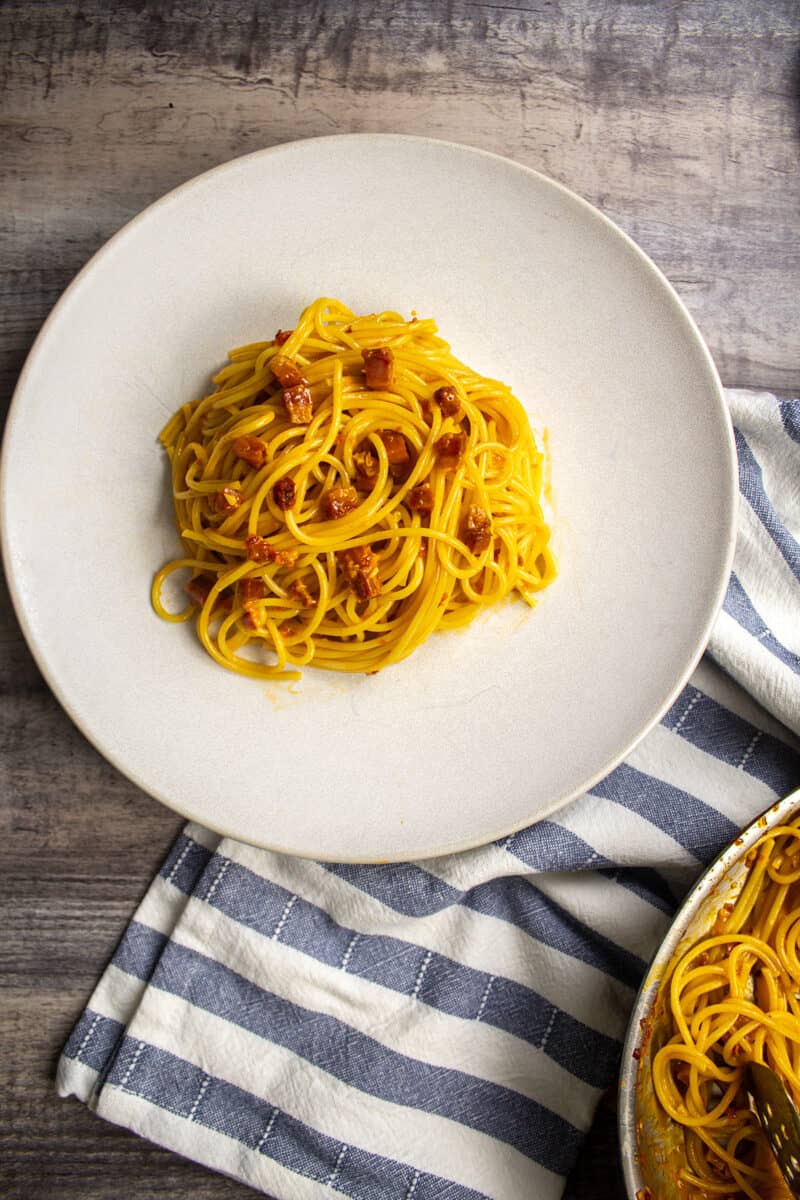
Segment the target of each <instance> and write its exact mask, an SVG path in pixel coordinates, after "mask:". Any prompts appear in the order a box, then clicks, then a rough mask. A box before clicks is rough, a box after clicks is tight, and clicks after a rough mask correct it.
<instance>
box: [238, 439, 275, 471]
mask: <svg viewBox="0 0 800 1200" xmlns="http://www.w3.org/2000/svg"><path fill="white" fill-rule="evenodd" d="M233 453H234V454H235V455H236V457H237V458H241V459H243V460H244V462H246V463H249V464H250V466H251V467H255V469H256V470H257V471H260V470H261V468H262V467H263V465H264V463H265V462H266V461H267V458H268V456H269V450H268V448H267V444H266V442H262V440H261V438H257V437H238V438H237V439H236V441H235V442H234V443H233Z"/></svg>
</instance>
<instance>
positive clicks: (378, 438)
mask: <svg viewBox="0 0 800 1200" xmlns="http://www.w3.org/2000/svg"><path fill="white" fill-rule="evenodd" d="M213 382H214V384H215V385H216V390H215V391H213V392H211V393H210V394H209V395H207V396H204V397H203V398H202V399H199V400H196V401H193V402H191V403H187V404H184V405H183V407H182V408H180V409H179V410H178V412H177V413H176V414H175V415H174V416H173V418H172V419H171V420H170V421H169V422H168V424H167V425H166V427H165V428H164V430H163V431H162V434H161V441H162V443H163V445H164V447H165V449H166V451H167V454H168V455H169V458H170V462H171V466H172V489H173V497H174V504H175V517H176V524H177V528H178V532H179V533H180V536H181V540H182V542H183V546H184V550H185V553H184V555H183V556H182V557H180V558H177V559H175V560H173V561H172V562H168V563H167V564H166V565H165V566H164V567H163V568H162V569H161V570H160V571H159V572H158V573H157V574H156V576H155V579H154V581H153V588H152V600H153V605H154V607H155V610H156V612H157V613H158V614H159V616H161V617H164V618H165V619H167V620H170V621H185V620H188V619H190V618H192V617H196V629H197V634H198V637H199V638H200V641H201V642H202V644H203V646H204V647H205V649H206V650H207V651H208V653H209V654H210V655H211V656H212V657H213V658H214V659H215V660H216V661H217V662H218V663H221V664H222V665H223V666H225V667H228V668H230V669H231V670H234V671H238V672H240V673H242V674H245V675H250V676H255V677H259V678H276V677H280V678H298V677H299V674H300V672H299V670H298V668H300V667H303V666H306V665H309V664H313V665H314V666H315V667H322V668H326V669H328V670H334V671H348V672H354V671H358V672H369V673H372V672H375V671H378V670H380V669H381V668H383V667H387V666H389V665H390V664H392V663H396V662H398V661H400V660H401V659H403V658H405V657H406V656H407V655H409V654H410V653H411V652H412V651H413V650H415V649H416V648H417V647H418V646H419V645H420V644H421V643H422V642H423V641H424V640H425V639H426V638H427V637H428V635H429V634H430V633H431V632H432V631H433V630H435V629H453V628H456V627H461V626H464V625H467V624H468V623H469V622H470V621H472V620H473V618H474V617H476V616H477V614H478V613H480V612H482V611H483V610H484V609H486V608H487V606H489V605H492V604H496V603H497V602H498V601H500V600H502V599H503V598H504V597H507V596H509V595H510V594H512V593H516V594H518V595H519V596H521V597H522V598H523V599H524V600H525V601H527V602H528V603H529V604H533V603H534V600H535V596H536V594H537V593H538V592H539V591H541V589H542V588H544V587H546V586H547V584H549V583H550V581H551V580H552V579H553V577H554V574H555V570H554V563H553V556H552V553H551V549H550V530H549V527H548V524H547V522H546V521H545V518H544V516H543V512H542V506H541V498H542V487H543V467H544V462H543V454H542V452H541V450H540V449H539V448H538V446H537V444H536V442H535V440H534V436H533V433H532V432H531V428H530V424H529V422H528V418H527V415H526V413H525V411H524V409H523V408H522V406H521V404H520V403H519V401H518V400H517V399H516V398H515V397H514V396H513V395H512V393H511V391H510V390H509V389H508V387H506V386H505V385H504V384H502V383H498V382H496V381H494V380H491V379H486V378H484V377H483V376H481V375H479V374H477V373H476V372H475V371H472V370H470V369H469V368H468V367H466V366H464V365H463V364H462V363H460V362H459V361H458V360H457V359H455V358H454V357H453V355H452V354H451V352H450V348H449V346H448V345H447V343H446V342H444V341H443V340H442V339H441V338H440V337H438V336H437V327H436V324H435V322H434V321H433V320H417V319H416V318H414V319H412V320H411V321H405V320H403V318H402V317H400V316H399V315H398V314H397V313H393V312H383V313H380V314H378V315H374V316H365V317H356V316H355V315H354V314H353V313H352V312H350V311H349V309H347V308H345V307H344V305H342V304H340V303H339V302H338V301H335V300H330V299H320V300H317V301H315V302H314V303H313V304H311V305H310V306H309V307H308V308H307V309H306V310H305V311H304V312H303V314H302V316H301V317H300V320H299V322H298V324H297V327H296V328H295V329H294V330H292V331H290V332H283V331H279V332H278V333H277V334H276V336H275V338H274V339H273V340H272V341H269V342H259V343H256V344H254V345H248V346H242V347H240V348H239V349H237V350H233V351H231V353H230V354H229V362H228V364H227V365H226V366H225V367H224V368H223V369H222V370H221V371H220V372H219V373H218V374H217V375H216V376H214V379H213ZM181 569H188V570H189V571H191V572H192V578H191V579H190V581H189V582H188V584H187V585H186V590H187V592H188V594H189V599H190V602H189V604H188V605H187V606H186V607H184V608H182V609H181V611H179V612H173V611H171V610H170V608H169V607H168V606H167V605H166V604H165V602H164V599H163V598H162V591H163V589H164V584H165V581H166V580H167V579H168V577H170V576H171V575H172V574H173V572H176V571H179V570H181Z"/></svg>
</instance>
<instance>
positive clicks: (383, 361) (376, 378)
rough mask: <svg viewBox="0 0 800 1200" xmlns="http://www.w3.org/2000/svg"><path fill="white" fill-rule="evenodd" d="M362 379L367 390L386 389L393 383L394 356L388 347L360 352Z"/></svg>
mask: <svg viewBox="0 0 800 1200" xmlns="http://www.w3.org/2000/svg"><path fill="white" fill-rule="evenodd" d="M361 357H362V358H363V360H364V379H365V381H366V384H367V387H368V388H386V387H389V386H390V385H391V384H392V383H393V382H394V355H393V354H392V352H391V350H390V349H389V347H388V346H378V347H376V349H374V350H362V351H361Z"/></svg>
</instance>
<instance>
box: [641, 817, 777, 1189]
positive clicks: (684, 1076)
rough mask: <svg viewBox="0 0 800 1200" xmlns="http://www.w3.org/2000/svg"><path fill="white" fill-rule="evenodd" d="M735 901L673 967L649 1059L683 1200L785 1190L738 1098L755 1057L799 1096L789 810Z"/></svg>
mask: <svg viewBox="0 0 800 1200" xmlns="http://www.w3.org/2000/svg"><path fill="white" fill-rule="evenodd" d="M748 862H749V870H748V874H747V877H746V880H745V883H744V885H743V887H742V890H741V892H740V894H739V896H738V899H737V900H736V902H735V904H727V905H725V906H723V909H722V911H721V912H720V913H719V915H718V917H717V920H716V923H715V925H714V927H713V928H712V929H711V931H710V933H709V934H708V935H707V936H705V937H703V938H701V939H700V940H699V941H698V942H696V943H695V945H693V946H692V947H691V949H689V950H688V951H687V952H686V953H684V954H683V955H682V956H681V957H680V958H679V959H678V960H677V962H676V963H675V965H674V967H673V968H672V970H671V974H670V976H669V977H668V981H667V982H666V983H665V987H664V990H663V992H662V995H664V996H665V1003H666V1005H667V1009H668V1016H669V1022H670V1029H671V1033H672V1036H671V1037H670V1038H669V1040H668V1041H667V1042H666V1043H665V1044H664V1045H662V1046H661V1048H660V1049H659V1050H658V1051H656V1053H655V1054H654V1056H653V1062H652V1077H653V1085H654V1090H655V1093H656V1097H657V1099H658V1102H659V1103H660V1104H661V1106H662V1108H663V1109H664V1110H665V1112H666V1113H667V1115H668V1116H669V1117H671V1118H672V1120H674V1121H677V1122H678V1123H679V1124H680V1125H682V1126H683V1127H684V1146H685V1157H686V1161H685V1164H684V1165H682V1167H681V1168H680V1170H679V1171H678V1183H679V1190H678V1193H677V1194H679V1195H680V1196H682V1197H686V1198H687V1200H688V1198H689V1197H692V1198H699V1197H704V1198H706V1197H714V1198H715V1200H716V1198H719V1200H722V1198H731V1200H732V1198H734V1197H736V1198H737V1200H738V1198H740V1197H749V1198H750V1200H765V1198H766V1197H767V1196H768V1195H769V1196H774V1197H776V1198H777V1197H778V1196H786V1197H787V1198H788V1197H790V1192H789V1190H788V1188H787V1187H786V1185H785V1184H784V1183H783V1181H782V1179H781V1178H780V1176H779V1174H778V1171H777V1167H776V1165H775V1163H774V1159H773V1156H772V1154H771V1151H770V1149H769V1145H768V1142H767V1139H766V1135H765V1134H764V1133H763V1132H762V1129H761V1126H760V1124H759V1122H758V1118H757V1116H756V1114H755V1112H754V1111H753V1110H752V1109H751V1107H750V1104H749V1099H748V1094H747V1064H748V1063H749V1062H751V1061H752V1062H759V1063H765V1064H766V1065H767V1066H768V1067H771V1068H772V1070H773V1071H775V1072H776V1073H777V1074H778V1075H779V1076H780V1077H781V1078H782V1079H783V1081H784V1083H785V1085H786V1087H787V1090H788V1091H789V1093H790V1095H791V1096H792V1098H793V1100H794V1102H795V1104H797V1103H798V1102H800V1001H799V1000H798V993H799V992H800V952H799V951H798V938H799V937H800V817H797V818H795V819H794V820H793V821H792V822H791V823H790V824H787V825H779V826H776V827H775V828H773V829H771V830H770V831H769V832H768V833H765V834H764V836H763V837H762V838H760V839H759V841H758V842H757V843H756V845H755V846H754V848H753V850H752V851H751V852H750V855H749V856H748Z"/></svg>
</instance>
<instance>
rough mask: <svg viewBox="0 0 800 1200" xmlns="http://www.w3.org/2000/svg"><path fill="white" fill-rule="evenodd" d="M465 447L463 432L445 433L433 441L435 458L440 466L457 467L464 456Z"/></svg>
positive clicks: (465, 441) (465, 437)
mask: <svg viewBox="0 0 800 1200" xmlns="http://www.w3.org/2000/svg"><path fill="white" fill-rule="evenodd" d="M466 447H467V435H466V434H465V433H445V434H443V435H442V436H441V437H440V438H439V439H438V440H437V441H435V442H434V443H433V448H434V450H435V452H436V458H437V460H438V463H439V466H440V467H445V468H453V467H457V466H458V464H459V463H460V462H461V460H462V458H463V457H464V451H465V449H466Z"/></svg>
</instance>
